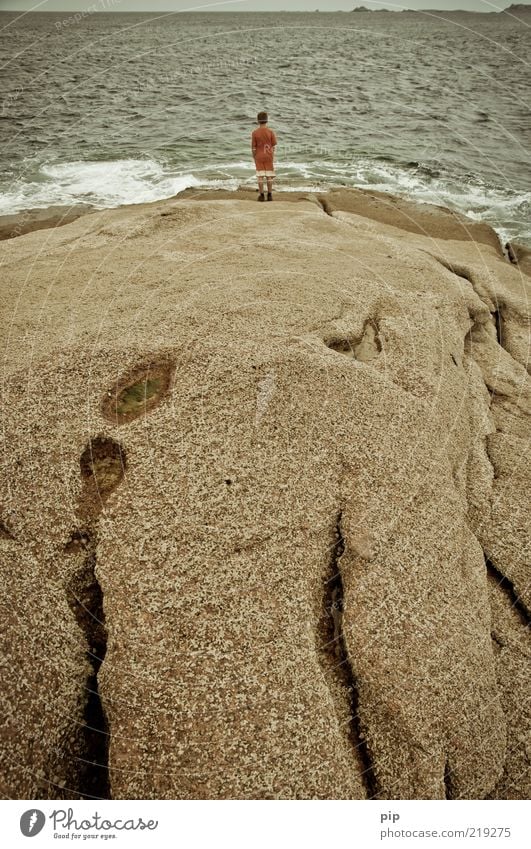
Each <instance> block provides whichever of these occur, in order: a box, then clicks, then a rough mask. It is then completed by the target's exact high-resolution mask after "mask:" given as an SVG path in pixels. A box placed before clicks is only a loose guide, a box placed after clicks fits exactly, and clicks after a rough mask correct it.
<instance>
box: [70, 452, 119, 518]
mask: <svg viewBox="0 0 531 849" xmlns="http://www.w3.org/2000/svg"><path fill="white" fill-rule="evenodd" d="M79 463H80V468H81V477H82V478H83V483H84V486H83V491H82V493H81V497H80V499H79V504H78V511H77V512H78V516H79V519H80V521H81V522H82V523H83V524H85V523H86V524H89V525H90V524H91V523H92V522H93V521H94V520H95V519H96V518H97V517H98V516H99V514H100V512H101V509H102V507H103V504H104V503H105V501H106V500H107V498H108V497H109V495H110V494H111V492H113V490H114V489H116V487H117V486H118V484H119V483H120V481H121V480H122V478H123V476H124V474H125V468H126V455H125V451H124V449H123V448H122V446H121V445H120V444H119V443H118V442H116V441H115V440H114V439H110V438H108V437H104V436H97V437H95V438H94V439H91V440H90V441H89V443H88V445H87V447H86V448H85V450H84V451H83V453H82V455H81V457H80V461H79Z"/></svg>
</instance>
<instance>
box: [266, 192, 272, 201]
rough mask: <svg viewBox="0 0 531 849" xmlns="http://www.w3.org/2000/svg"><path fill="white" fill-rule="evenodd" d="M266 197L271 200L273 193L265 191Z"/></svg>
mask: <svg viewBox="0 0 531 849" xmlns="http://www.w3.org/2000/svg"><path fill="white" fill-rule="evenodd" d="M267 199H268V200H273V195H272V194H271V192H268V193H267Z"/></svg>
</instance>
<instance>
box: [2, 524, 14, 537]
mask: <svg viewBox="0 0 531 849" xmlns="http://www.w3.org/2000/svg"><path fill="white" fill-rule="evenodd" d="M0 539H15V537H14V536H13V534H12V533H11V531H10V530H9V528H8V527H7V525H6V524H5V522H3V521H2V520H1V519H0Z"/></svg>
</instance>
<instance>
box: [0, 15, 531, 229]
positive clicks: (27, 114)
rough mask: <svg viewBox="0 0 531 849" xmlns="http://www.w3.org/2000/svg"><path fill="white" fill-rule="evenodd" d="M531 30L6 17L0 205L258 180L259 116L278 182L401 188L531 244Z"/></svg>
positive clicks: (291, 18) (269, 19)
mask: <svg viewBox="0 0 531 849" xmlns="http://www.w3.org/2000/svg"><path fill="white" fill-rule="evenodd" d="M316 4H317V0H316ZM119 5H120V3H119V0H105V2H100V3H95V4H94V6H93V7H92V8H95V9H100V8H102V7H104V8H108V9H116V10H117V11H118V9H119ZM530 25H531V15H530V16H529V23H524V22H523V21H519V20H517V19H516V18H511V17H510V16H508V15H500V14H476V15H473V14H466V13H460V14H454V13H430V14H420V13H418V14H414V13H399V12H366V13H333V14H332V13H331V14H325V13H320V14H319V13H313V14H310V13H306V14H298V13H280V14H278V13H263V14H262V13H256V14H250V13H238V14H233V13H217V14H210V13H203V14H200V13H196V14H182V13H177V14H170V15H168V14H142V15H140V14H118V13H115V12H113V11H111V12H106V13H91V12H87V13H83V14H81V13H78V14H77V15H74V14H70V15H64V14H59V13H58V14H50V13H48V14H39V13H31V14H25V15H17V14H16V13H7V12H4V13H1V14H0V65H1V66H2V70H1V72H0V73H1V76H2V85H1V89H0V90H1V92H2V95H1V102H0V151H1V153H0V214H5V213H12V212H17V211H20V210H22V209H27V208H34V207H46V206H50V205H54V204H74V203H80V202H81V203H90V204H93V205H95V206H97V207H109V206H117V205H120V204H129V203H141V202H145V201H152V200H157V199H161V198H165V197H170V196H172V195H175V194H176V193H178V192H180V191H182V190H183V189H185V188H187V187H194V186H195V187H209V186H210V187H220V188H236V187H237V186H239V185H254V172H253V163H252V159H251V156H250V149H249V148H250V145H249V138H250V133H251V131H252V129H253V128H254V126H255V124H254V121H255V117H256V113H257V111H259V110H261V109H266V110H267V111H268V112H269V114H270V124H271V126H272V127H273V128H274V129H275V131H276V132H277V135H278V139H279V147H278V164H277V175H278V177H277V188H278V189H284V190H300V189H308V190H310V189H316V190H319V189H323V190H324V189H326V188H327V187H329V186H358V187H362V188H372V189H377V190H380V191H386V192H391V193H394V194H400V195H405V196H407V197H410V198H413V199H416V200H420V201H429V202H432V203H437V204H442V205H445V206H449V207H451V208H453V209H457V210H460V211H462V212H464V213H466V214H467V215H469V216H470V217H471V218H473V219H475V220H485V221H487V222H489V223H490V224H492V225H493V226H494V227H495V228H496V230H497V231H498V232H499V234H500V236H501V237H502V238H503V239H507V238H511V239H515V240H518V241H520V242H523V243H526V244H531V215H530V209H531V203H530V202H531V167H530V166H531V157H530V149H531V144H530V142H531V117H530V110H529V92H530V82H531V80H530V71H529V64H528V60H529V56H530V55H531V26H530Z"/></svg>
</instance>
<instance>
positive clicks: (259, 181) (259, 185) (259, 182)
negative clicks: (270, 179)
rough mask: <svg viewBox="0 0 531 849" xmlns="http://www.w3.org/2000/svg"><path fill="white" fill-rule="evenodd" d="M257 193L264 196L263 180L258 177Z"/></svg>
mask: <svg viewBox="0 0 531 849" xmlns="http://www.w3.org/2000/svg"><path fill="white" fill-rule="evenodd" d="M258 191H259V192H260V194H261V195H263V194H264V178H263V177H258Z"/></svg>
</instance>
